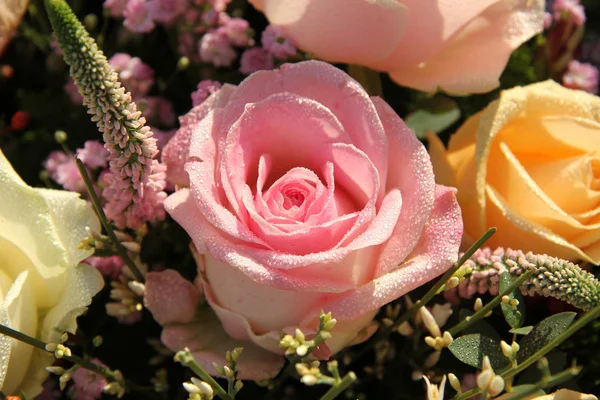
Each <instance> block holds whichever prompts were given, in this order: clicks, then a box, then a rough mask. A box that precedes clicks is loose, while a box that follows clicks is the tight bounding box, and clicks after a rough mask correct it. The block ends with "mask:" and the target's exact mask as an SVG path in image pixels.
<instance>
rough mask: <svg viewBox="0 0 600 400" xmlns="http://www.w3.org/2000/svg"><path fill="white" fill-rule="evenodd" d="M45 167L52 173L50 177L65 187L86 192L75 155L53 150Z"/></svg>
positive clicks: (73, 190)
mask: <svg viewBox="0 0 600 400" xmlns="http://www.w3.org/2000/svg"><path fill="white" fill-rule="evenodd" d="M44 167H45V168H46V170H47V171H48V172H49V173H50V178H52V180H53V181H55V182H56V183H58V184H59V185H61V186H62V187H63V188H65V189H67V190H70V191H72V192H79V193H84V192H85V190H86V189H85V185H84V183H83V179H82V178H81V175H80V174H79V170H78V169H77V163H76V162H75V158H74V157H69V156H68V155H67V154H65V153H64V152H62V151H53V152H52V153H50V155H49V156H48V159H47V160H46V162H45V163H44Z"/></svg>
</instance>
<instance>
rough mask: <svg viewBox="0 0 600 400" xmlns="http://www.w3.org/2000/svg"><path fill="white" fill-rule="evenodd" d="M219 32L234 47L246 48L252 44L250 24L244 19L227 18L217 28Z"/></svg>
mask: <svg viewBox="0 0 600 400" xmlns="http://www.w3.org/2000/svg"><path fill="white" fill-rule="evenodd" d="M219 31H220V32H222V33H224V34H225V35H226V36H227V38H228V39H229V41H230V42H231V43H232V44H233V45H234V46H239V47H246V46H251V45H252V44H253V43H252V42H253V40H252V37H251V35H252V30H251V29H250V24H249V23H248V21H246V20H245V19H242V18H229V19H228V20H227V21H225V23H224V24H223V26H222V27H221V28H219Z"/></svg>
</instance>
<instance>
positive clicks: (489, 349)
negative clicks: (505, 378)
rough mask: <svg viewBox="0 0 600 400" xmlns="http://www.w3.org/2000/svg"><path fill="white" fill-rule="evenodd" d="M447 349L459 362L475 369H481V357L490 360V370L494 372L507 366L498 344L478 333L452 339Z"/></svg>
mask: <svg viewBox="0 0 600 400" xmlns="http://www.w3.org/2000/svg"><path fill="white" fill-rule="evenodd" d="M448 349H450V351H451V352H452V354H454V356H455V357H456V358H458V359H459V360H460V361H462V362H464V363H465V364H468V365H470V366H472V367H475V368H479V369H481V362H482V360H483V356H488V357H489V358H490V363H491V364H492V368H494V369H495V370H498V369H502V368H504V367H505V366H506V365H507V360H506V358H505V357H504V355H503V354H502V350H501V349H500V343H498V342H497V341H495V340H493V339H492V338H490V337H488V336H484V335H480V334H478V333H472V334H469V335H463V336H461V337H459V338H456V339H454V341H453V342H452V344H451V345H450V346H449V347H448Z"/></svg>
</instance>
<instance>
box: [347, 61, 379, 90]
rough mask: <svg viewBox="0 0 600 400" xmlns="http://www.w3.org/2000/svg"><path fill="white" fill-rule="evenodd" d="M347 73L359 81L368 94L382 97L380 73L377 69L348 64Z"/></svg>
mask: <svg viewBox="0 0 600 400" xmlns="http://www.w3.org/2000/svg"><path fill="white" fill-rule="evenodd" d="M348 74H349V75H350V76H351V77H353V78H354V79H355V80H356V81H357V82H358V83H360V84H361V85H362V87H363V88H365V90H366V91H367V93H368V94H369V95H370V96H379V97H382V98H383V89H382V87H381V75H380V73H379V72H378V71H373V70H372V69H369V68H367V67H363V66H361V65H355V64H350V65H348Z"/></svg>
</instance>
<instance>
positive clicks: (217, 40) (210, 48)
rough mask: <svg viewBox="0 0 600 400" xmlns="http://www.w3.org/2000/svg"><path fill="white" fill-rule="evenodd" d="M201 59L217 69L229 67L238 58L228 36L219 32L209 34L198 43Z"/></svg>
mask: <svg viewBox="0 0 600 400" xmlns="http://www.w3.org/2000/svg"><path fill="white" fill-rule="evenodd" d="M198 51H199V53H200V58H201V59H202V61H204V62H209V63H212V64H213V65H214V66H216V67H229V66H230V65H231V63H233V60H234V59H235V57H236V52H235V50H234V49H233V47H231V43H229V40H228V39H227V36H225V35H222V34H219V33H217V32H209V33H207V34H206V35H204V36H202V39H200V41H199V42H198Z"/></svg>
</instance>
